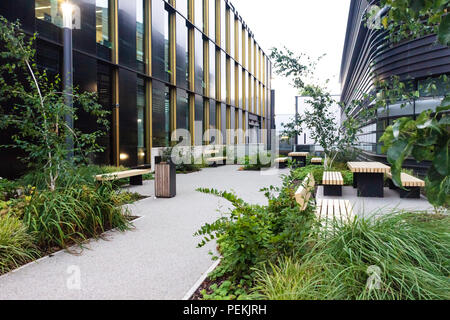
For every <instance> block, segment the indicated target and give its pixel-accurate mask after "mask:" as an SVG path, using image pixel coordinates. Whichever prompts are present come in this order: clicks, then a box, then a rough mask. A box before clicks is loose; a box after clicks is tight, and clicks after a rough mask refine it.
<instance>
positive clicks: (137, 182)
mask: <svg viewBox="0 0 450 320" xmlns="http://www.w3.org/2000/svg"><path fill="white" fill-rule="evenodd" d="M130 185H132V186H142V185H143V179H142V176H135V177H130Z"/></svg>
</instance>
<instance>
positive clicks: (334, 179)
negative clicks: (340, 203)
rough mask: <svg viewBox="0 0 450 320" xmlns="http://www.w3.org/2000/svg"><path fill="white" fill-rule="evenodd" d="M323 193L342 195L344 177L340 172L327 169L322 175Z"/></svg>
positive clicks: (325, 194) (326, 194)
mask: <svg viewBox="0 0 450 320" xmlns="http://www.w3.org/2000/svg"><path fill="white" fill-rule="evenodd" d="M322 184H323V195H324V196H335V197H342V186H343V185H344V178H342V174H341V173H340V172H333V171H325V172H324V173H323V177H322Z"/></svg>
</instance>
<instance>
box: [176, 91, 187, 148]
mask: <svg viewBox="0 0 450 320" xmlns="http://www.w3.org/2000/svg"><path fill="white" fill-rule="evenodd" d="M189 128H190V125H189V95H188V93H187V92H186V91H185V90H182V89H177V129H186V130H189ZM189 144H190V142H189Z"/></svg>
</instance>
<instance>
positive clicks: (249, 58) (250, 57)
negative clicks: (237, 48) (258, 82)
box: [247, 35, 253, 73]
mask: <svg viewBox="0 0 450 320" xmlns="http://www.w3.org/2000/svg"><path fill="white" fill-rule="evenodd" d="M252 53H253V41H252V38H251V37H250V35H248V52H247V61H248V63H247V70H248V72H250V73H253V65H252V61H253V54H252Z"/></svg>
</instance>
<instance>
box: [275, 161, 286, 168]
mask: <svg viewBox="0 0 450 320" xmlns="http://www.w3.org/2000/svg"><path fill="white" fill-rule="evenodd" d="M288 160H289V158H276V159H275V164H276V165H277V166H278V168H280V169H285V168H286V167H287V162H288Z"/></svg>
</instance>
